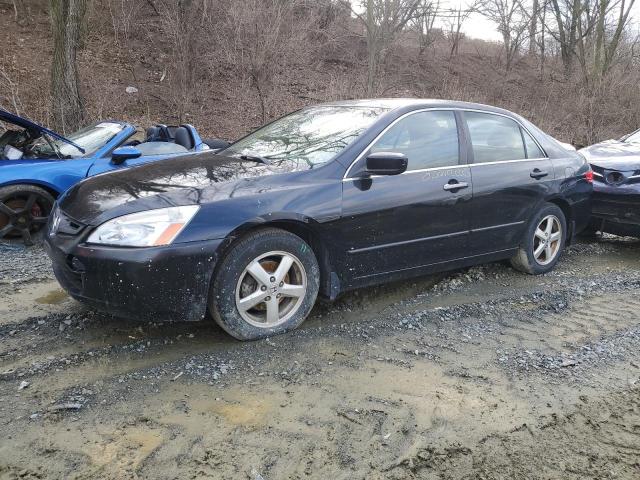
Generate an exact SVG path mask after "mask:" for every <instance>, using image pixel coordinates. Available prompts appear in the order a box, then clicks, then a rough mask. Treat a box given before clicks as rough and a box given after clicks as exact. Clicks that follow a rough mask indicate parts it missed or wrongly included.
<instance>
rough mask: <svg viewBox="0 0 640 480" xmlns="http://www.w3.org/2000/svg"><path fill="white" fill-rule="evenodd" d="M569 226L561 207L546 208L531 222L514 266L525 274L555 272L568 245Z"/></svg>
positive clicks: (513, 262)
mask: <svg viewBox="0 0 640 480" xmlns="http://www.w3.org/2000/svg"><path fill="white" fill-rule="evenodd" d="M566 232H567V222H566V219H565V216H564V213H563V212H562V210H561V209H560V207H558V206H557V205H554V204H552V203H548V204H546V205H545V206H544V207H542V208H541V209H540V210H539V211H538V213H537V214H536V215H535V216H534V217H533V218H532V219H531V221H530V223H529V225H528V227H527V230H526V233H525V238H524V239H523V241H522V245H521V246H520V248H519V249H518V252H517V253H516V254H515V255H514V256H513V257H512V258H511V265H512V266H513V267H514V268H516V269H517V270H520V271H522V272H525V273H529V274H531V275H539V274H542V273H547V272H549V271H550V270H552V269H553V267H555V266H556V264H557V263H558V260H560V256H561V255H562V251H563V250H564V246H565V242H566Z"/></svg>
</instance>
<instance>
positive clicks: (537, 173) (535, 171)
mask: <svg viewBox="0 0 640 480" xmlns="http://www.w3.org/2000/svg"><path fill="white" fill-rule="evenodd" d="M547 175H549V172H543V171H542V170H540V169H539V168H534V169H533V172H531V173H530V174H529V176H530V177H531V178H535V179H536V180H539V179H541V178H542V177H546V176H547Z"/></svg>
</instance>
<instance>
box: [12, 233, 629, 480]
mask: <svg viewBox="0 0 640 480" xmlns="http://www.w3.org/2000/svg"><path fill="white" fill-rule="evenodd" d="M639 254H640V242H639V241H637V240H633V239H622V238H616V237H605V238H601V239H598V240H595V241H583V242H581V243H578V244H576V245H574V246H572V247H571V248H570V249H569V250H568V251H567V252H566V254H565V256H564V257H563V259H562V261H561V263H560V264H559V266H558V268H557V269H556V270H555V271H554V272H552V273H550V274H547V275H544V276H540V277H531V276H527V275H522V274H519V273H517V272H515V271H514V270H512V269H511V268H510V267H508V266H506V265H505V264H502V263H496V264H490V265H485V266H480V267H474V268H471V269H466V270H463V271H457V272H453V273H450V274H446V275H438V276H432V277H426V278H422V279H419V280H416V281H411V282H400V283H394V284H391V285H385V286H381V287H377V288H370V289H363V290H359V291H356V292H352V293H349V294H346V295H344V296H343V297H341V298H340V299H339V300H338V301H337V302H335V303H333V304H329V303H322V302H321V303H319V304H318V305H317V306H316V308H315V309H314V311H313V313H312V315H311V317H310V318H309V320H308V321H307V322H305V324H304V325H303V326H302V328H301V329H299V330H297V331H295V332H291V333H290V334H287V335H283V336H279V337H274V338H270V339H266V340H262V341H258V342H252V343H241V342H237V341H234V340H232V339H230V338H229V337H228V336H226V335H225V334H224V333H223V332H221V331H220V330H219V329H218V328H217V327H216V326H215V324H214V323H213V322H199V323H192V324H184V323H170V322H164V323H154V322H131V321H125V320H121V319H118V318H114V317H112V316H109V315H106V314H104V313H98V312H93V311H90V310H87V309H85V308H84V307H82V306H80V305H79V304H77V303H76V302H74V301H73V300H71V299H69V298H68V297H67V296H66V295H65V294H64V292H62V291H61V290H60V289H59V287H58V286H57V284H56V283H55V280H54V279H53V277H52V274H51V271H50V267H49V264H48V260H47V258H46V256H45V255H44V254H43V253H42V252H41V251H40V250H39V249H37V248H31V249H23V248H20V247H2V246H0V426H1V429H2V432H3V435H2V438H0V478H154V479H174V478H176V479H177V478H225V479H226V478H230V479H231V478H233V479H236V478H248V479H253V480H258V479H260V478H263V479H267V480H269V479H270V480H274V479H289V478H292V479H298V478H300V479H302V478H305V479H306V478H310V479H326V478H336V479H342V478H344V479H347V478H348V479H367V480H369V479H413V478H451V479H471V478H473V479H476V478H481V479H490V478H491V479H493V478H496V479H497V478H504V479H507V478H508V479H514V478H515V479H520V478H522V479H532V478H533V479H537V478H540V479H549V478H553V479H556V478H557V479H585V478H587V479H588V478H593V479H596V478H597V479H602V478H640V385H639V384H638V382H639V380H640V348H639V347H640V314H639V313H638V312H640V295H639V293H640V255H639Z"/></svg>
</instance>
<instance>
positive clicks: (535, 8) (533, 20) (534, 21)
mask: <svg viewBox="0 0 640 480" xmlns="http://www.w3.org/2000/svg"><path fill="white" fill-rule="evenodd" d="M539 12H540V2H539V0H532V4H531V15H530V17H529V55H531V56H533V55H535V54H536V35H537V33H538V15H539Z"/></svg>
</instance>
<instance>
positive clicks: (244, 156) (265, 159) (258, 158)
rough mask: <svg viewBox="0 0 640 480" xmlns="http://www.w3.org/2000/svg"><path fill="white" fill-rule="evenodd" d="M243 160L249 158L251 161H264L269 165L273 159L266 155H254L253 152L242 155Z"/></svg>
mask: <svg viewBox="0 0 640 480" xmlns="http://www.w3.org/2000/svg"><path fill="white" fill-rule="evenodd" d="M240 158H241V159H242V160H249V161H251V162H258V163H264V164H265V165H269V164H270V163H271V160H269V159H268V158H266V157H261V156H260V155H253V154H251V153H248V154H243V155H240Z"/></svg>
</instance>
